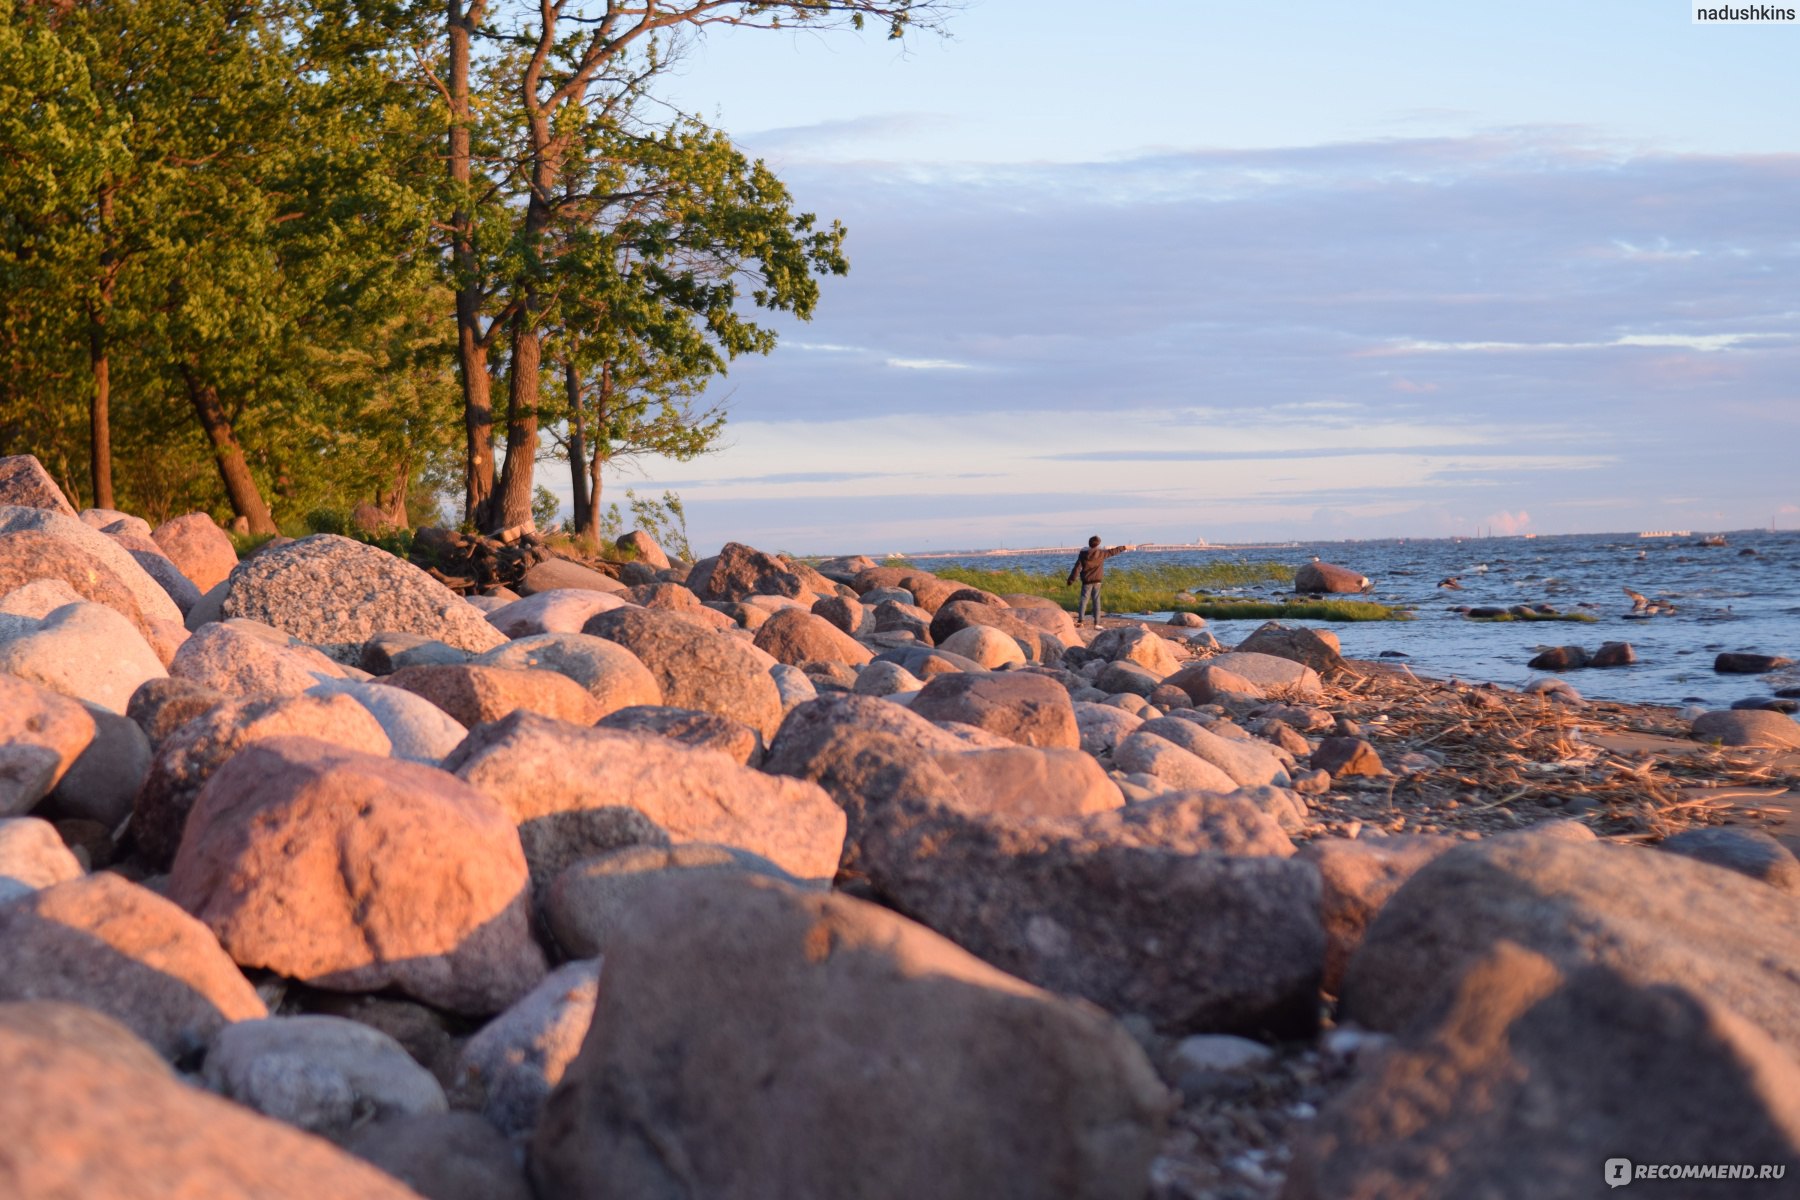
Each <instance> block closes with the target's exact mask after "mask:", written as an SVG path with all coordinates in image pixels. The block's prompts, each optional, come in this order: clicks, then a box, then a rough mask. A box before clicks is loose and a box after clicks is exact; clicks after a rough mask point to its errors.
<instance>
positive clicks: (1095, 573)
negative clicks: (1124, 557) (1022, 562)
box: [1065, 536, 1137, 629]
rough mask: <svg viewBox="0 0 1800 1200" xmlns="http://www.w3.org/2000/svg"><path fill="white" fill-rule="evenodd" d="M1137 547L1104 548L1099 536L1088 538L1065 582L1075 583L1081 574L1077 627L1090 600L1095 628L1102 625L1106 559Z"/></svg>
mask: <svg viewBox="0 0 1800 1200" xmlns="http://www.w3.org/2000/svg"><path fill="white" fill-rule="evenodd" d="M1136 549H1137V547H1136V546H1112V547H1109V548H1107V549H1104V550H1103V549H1101V548H1100V539H1099V537H1098V536H1095V537H1091V538H1089V539H1088V544H1087V549H1086V550H1083V551H1081V553H1079V554H1077V555H1076V556H1075V565H1074V566H1072V567H1070V568H1069V578H1068V579H1067V580H1066V581H1065V582H1066V583H1074V582H1075V577H1076V576H1077V575H1079V576H1081V604H1080V606H1079V607H1078V608H1076V610H1075V625H1076V628H1080V626H1081V619H1082V617H1084V616H1086V615H1087V610H1088V602H1089V601H1090V600H1092V601H1093V605H1094V628H1096V629H1098V628H1099V627H1100V584H1101V582H1102V581H1103V580H1104V579H1105V578H1106V560H1107V559H1109V558H1111V557H1112V556H1113V555H1115V554H1123V553H1125V552H1126V551H1127V550H1136Z"/></svg>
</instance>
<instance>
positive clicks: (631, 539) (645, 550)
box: [613, 529, 669, 571]
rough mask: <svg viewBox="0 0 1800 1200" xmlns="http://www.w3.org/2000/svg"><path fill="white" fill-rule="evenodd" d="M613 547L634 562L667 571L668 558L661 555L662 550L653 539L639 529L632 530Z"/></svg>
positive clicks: (665, 555)
mask: <svg viewBox="0 0 1800 1200" xmlns="http://www.w3.org/2000/svg"><path fill="white" fill-rule="evenodd" d="M613 545H615V546H617V547H618V549H619V551H620V553H622V554H624V555H626V556H627V557H629V558H630V559H631V560H632V561H634V562H641V563H644V564H646V565H648V566H650V567H653V568H654V569H656V570H658V571H666V570H668V569H669V556H668V555H667V554H664V553H663V548H662V547H661V546H659V545H657V544H656V539H655V538H653V537H651V536H650V535H649V534H647V533H645V532H644V531H643V530H641V529H634V530H632V531H631V532H630V533H627V534H625V535H624V536H622V537H620V538H619V540H618V541H616V542H614V543H613Z"/></svg>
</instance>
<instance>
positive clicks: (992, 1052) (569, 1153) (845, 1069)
mask: <svg viewBox="0 0 1800 1200" xmlns="http://www.w3.org/2000/svg"><path fill="white" fill-rule="evenodd" d="M606 980H607V983H606V987H605V988H603V989H602V990H601V994H600V998H599V1003H598V1006H597V1008H596V1011H595V1016H594V1022H593V1027H592V1029H591V1030H590V1032H589V1034H588V1038H587V1040H586V1042H585V1043H584V1045H583V1046H582V1050H581V1054H580V1056H579V1057H578V1058H577V1059H576V1060H575V1062H574V1064H573V1065H571V1067H570V1068H569V1073H568V1075H567V1077H566V1078H565V1079H564V1081H563V1085H562V1086H561V1087H559V1088H558V1089H557V1091H556V1092H555V1093H554V1094H553V1095H552V1097H551V1101H550V1105H549V1108H548V1110H547V1112H546V1115H545V1118H544V1121H543V1123H542V1124H541V1125H540V1126H539V1128H538V1133H537V1136H536V1138H535V1140H534V1143H533V1146H532V1155H531V1163H532V1176H533V1182H534V1184H535V1185H536V1190H537V1193H538V1195H539V1196H540V1197H541V1198H542V1200H572V1198H574V1197H578V1196H590V1195H598V1194H602V1193H603V1192H605V1193H611V1194H617V1195H631V1196H649V1195H665V1194H676V1193H677V1192H685V1193H686V1194H690V1195H726V1194H739V1195H746V1196H776V1195H794V1196H843V1195H855V1196H859V1197H866V1198H869V1200H881V1198H888V1197H892V1198H894V1200H901V1198H907V1200H911V1198H914V1197H919V1196H932V1197H934V1198H937V1200H962V1198H965V1197H970V1198H972V1197H982V1198H983V1200H986V1198H988V1197H993V1196H1039V1195H1044V1196H1047V1195H1056V1196H1061V1197H1068V1198H1070V1200H1090V1198H1093V1200H1097V1198H1100V1197H1107V1198H1112V1197H1118V1198H1120V1200H1123V1198H1125V1197H1130V1198H1132V1200H1137V1198H1138V1197H1141V1196H1142V1195H1143V1194H1144V1193H1145V1190H1146V1187H1147V1181H1148V1172H1149V1166H1150V1161H1151V1159H1152V1157H1153V1156H1154V1155H1155V1153H1156V1149H1157V1144H1158V1139H1159V1137H1160V1135H1161V1132H1162V1125H1163V1121H1164V1114H1165V1111H1166V1109H1167V1106H1168V1101H1167V1094H1166V1092H1165V1091H1164V1089H1163V1088H1162V1086H1161V1084H1160V1083H1159V1082H1158V1081H1157V1079H1156V1077H1155V1074H1154V1072H1153V1071H1152V1070H1151V1069H1150V1067H1149V1064H1148V1063H1147V1062H1146V1061H1145V1060H1144V1057H1143V1054H1142V1052H1141V1051H1140V1050H1139V1049H1138V1048H1137V1046H1136V1045H1135V1044H1134V1043H1133V1042H1132V1041H1131V1039H1130V1038H1129V1037H1128V1036H1127V1035H1125V1034H1124V1032H1123V1031H1122V1030H1120V1029H1119V1027H1118V1026H1117V1025H1115V1024H1114V1023H1112V1022H1110V1021H1108V1020H1106V1019H1105V1018H1104V1017H1102V1016H1101V1015H1099V1014H1098V1013H1095V1012H1093V1011H1092V1010H1091V1009H1086V1008H1082V1007H1078V1006H1074V1005H1070V1004H1068V1003H1067V1002H1065V1001H1062V1000H1058V999H1057V998H1055V997H1054V996H1051V995H1049V994H1047V993H1045V992H1041V991H1039V990H1038V989H1036V988H1033V987H1030V986H1029V985H1027V984H1024V983H1021V982H1019V981H1018V980H1016V979H1012V978H1009V977H1008V976H1006V975H1003V974H1001V973H1000V972H998V971H995V970H993V969H992V968H991V967H988V966H986V965H984V964H982V963H981V962H979V961H978V960H976V959H974V958H973V957H971V956H969V955H967V954H964V953H963V952H962V951H960V950H958V949H957V948H956V947H954V946H952V945H951V944H950V943H948V942H946V941H944V940H943V939H941V938H939V937H937V936H936V935H934V934H932V933H930V932H929V931H927V930H925V929H922V928H920V927H919V926H916V925H913V924H912V923H910V922H908V921H906V920H905V919H904V918H902V917H899V916H896V915H895V914H893V913H890V912H887V911H885V910H883V909H880V908H878V907H876V906H874V905H870V904H865V903H862V902H859V901H856V900H852V899H850V898H848V897H845V896H840V895H832V894H827V893H808V892H803V891H799V890H796V889H794V888H792V887H789V886H787V885H784V884H782V883H780V882H777V881H775V880H769V879H762V878H758V877H756V876H752V875H747V874H742V873H739V872H675V873H671V874H665V875H663V876H661V877H660V878H658V879H656V880H654V881H653V882H652V883H651V884H650V885H649V886H647V887H646V888H645V891H644V895H643V896H642V897H641V898H640V900H639V902H638V903H636V904H634V905H633V907H632V910H631V911H630V912H629V913H628V914H627V915H626V918H625V920H624V921H623V922H622V926H621V928H620V929H619V931H618V932H617V934H616V935H615V937H614V939H613V948H612V950H611V951H610V952H609V953H608V956H607V964H606ZM621 1095H625V1096H631V1097H633V1100H632V1101H631V1103H630V1106H629V1108H621V1107H620V1105H619V1104H618V1103H617V1102H616V1100H615V1099H614V1098H615V1097H618V1096H621ZM794 1130H807V1131H809V1136H807V1137H805V1138H803V1139H796V1138H795V1137H794V1136H793V1131H794Z"/></svg>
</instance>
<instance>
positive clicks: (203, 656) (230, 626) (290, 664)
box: [169, 621, 345, 696]
mask: <svg viewBox="0 0 1800 1200" xmlns="http://www.w3.org/2000/svg"><path fill="white" fill-rule="evenodd" d="M269 632H270V631H269V630H268V628H267V627H266V626H261V625H257V624H252V623H251V622H248V621H243V622H238V621H227V622H217V623H213V624H209V625H204V626H202V627H201V628H200V630H199V631H198V632H197V633H195V634H194V635H193V636H192V637H190V638H188V640H187V641H185V642H183V643H182V644H181V649H179V650H177V651H176V652H175V658H174V660H173V661H172V662H170V663H169V674H170V675H171V676H172V677H174V678H176V679H183V680H186V681H188V682H189V683H194V684H199V685H201V686H202V687H207V688H211V689H213V690H215V691H218V692H223V693H225V694H226V695H231V696H258V695H262V696H298V695H300V694H301V693H302V692H305V691H307V690H308V689H310V688H313V687H315V686H317V685H318V684H321V683H327V682H331V681H333V680H339V679H343V678H344V677H345V672H344V668H343V667H342V666H341V665H339V664H338V663H336V662H333V661H332V660H331V659H329V658H327V657H325V655H323V654H320V653H319V652H318V651H317V650H314V649H313V648H312V647H310V646H302V645H299V644H296V643H292V642H290V641H289V639H288V637H287V635H285V634H282V635H281V636H280V637H279V638H278V639H274V640H271V639H270V638H269V637H268V636H267V635H268V633H269Z"/></svg>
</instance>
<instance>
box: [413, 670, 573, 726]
mask: <svg viewBox="0 0 1800 1200" xmlns="http://www.w3.org/2000/svg"><path fill="white" fill-rule="evenodd" d="M382 683H383V684H385V685H387V686H388V687H396V688H403V689H404V690H406V691H409V692H411V693H413V694H414V695H416V696H422V697H424V698H425V699H427V700H429V701H431V702H432V703H433V704H435V705H437V706H438V707H439V708H441V709H443V710H444V711H445V712H447V713H449V714H450V715H451V716H452V717H454V718H456V720H457V721H459V722H461V723H462V724H463V726H464V727H466V728H471V729H472V728H474V727H475V726H477V725H480V724H482V723H483V722H486V721H498V720H499V719H500V718H501V717H504V716H506V715H507V714H508V713H512V712H521V711H522V712H531V713H537V714H538V715H539V716H544V717H553V718H555V719H556V720H559V721H572V722H574V723H575V724H577V725H592V724H593V723H594V722H595V721H598V720H599V719H600V718H601V717H603V716H605V715H606V713H605V711H604V710H603V709H602V708H601V707H600V703H599V701H597V700H595V699H594V698H593V697H592V696H591V695H589V694H588V691H587V689H586V688H584V687H582V686H581V685H580V684H579V683H576V682H575V681H574V680H573V679H570V678H569V677H568V676H567V675H562V674H559V673H557V672H556V671H545V670H536V671H532V670H525V671H512V670H507V669H505V668H503V667H484V666H476V665H475V664H473V663H454V664H451V663H443V664H437V665H434V666H423V667H402V668H401V669H400V670H398V671H395V672H394V673H393V674H392V675H389V676H388V677H387V678H386V679H384V680H382Z"/></svg>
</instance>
